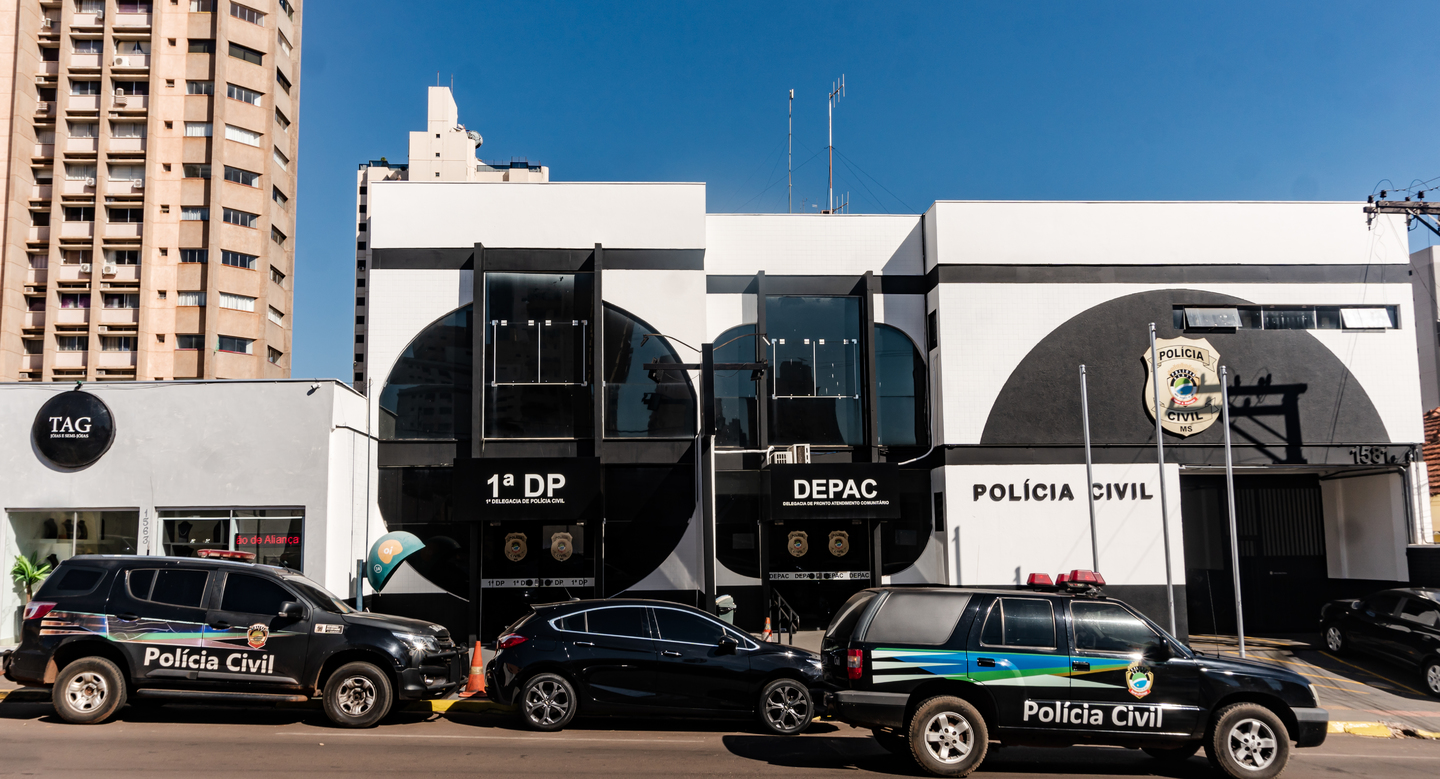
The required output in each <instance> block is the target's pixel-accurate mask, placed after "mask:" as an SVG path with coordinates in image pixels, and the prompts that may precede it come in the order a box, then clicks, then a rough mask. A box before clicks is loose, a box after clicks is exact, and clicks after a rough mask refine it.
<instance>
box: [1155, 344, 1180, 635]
mask: <svg viewBox="0 0 1440 779" xmlns="http://www.w3.org/2000/svg"><path fill="white" fill-rule="evenodd" d="M1150 378H1151V384H1153V385H1154V386H1153V387H1152V389H1153V390H1154V392H1153V395H1154V400H1155V459H1156V465H1157V466H1158V467H1159V468H1160V522H1161V523H1162V527H1163V529H1164V531H1165V600H1166V602H1167V603H1168V604H1169V606H1170V635H1172V636H1173V635H1175V578H1174V576H1173V574H1171V572H1170V501H1169V499H1168V498H1166V497H1165V436H1164V428H1162V427H1161V426H1160V419H1161V414H1162V413H1163V409H1161V408H1160V357H1159V354H1158V353H1157V352H1156V350H1155V323H1154V322H1151V323H1150Z"/></svg>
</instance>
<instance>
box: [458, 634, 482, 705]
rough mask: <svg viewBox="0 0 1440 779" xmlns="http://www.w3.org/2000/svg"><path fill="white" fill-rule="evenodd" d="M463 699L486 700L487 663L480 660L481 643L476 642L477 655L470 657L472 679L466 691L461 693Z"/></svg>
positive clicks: (469, 680)
mask: <svg viewBox="0 0 1440 779" xmlns="http://www.w3.org/2000/svg"><path fill="white" fill-rule="evenodd" d="M460 697H462V698H476V697H478V698H484V697H487V694H486V692H485V661H484V660H482V659H481V658H480V642H479V641H476V642H475V654H473V655H471V656H470V678H469V679H468V680H467V681H466V682H465V691H464V692H462V693H460Z"/></svg>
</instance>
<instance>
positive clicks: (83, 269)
mask: <svg viewBox="0 0 1440 779" xmlns="http://www.w3.org/2000/svg"><path fill="white" fill-rule="evenodd" d="M80 272H81V273H89V272H90V263H88V262H82V263H80Z"/></svg>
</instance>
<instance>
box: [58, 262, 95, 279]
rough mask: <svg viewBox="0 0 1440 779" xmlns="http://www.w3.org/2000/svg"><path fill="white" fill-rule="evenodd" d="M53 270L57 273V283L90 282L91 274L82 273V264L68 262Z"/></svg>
mask: <svg viewBox="0 0 1440 779" xmlns="http://www.w3.org/2000/svg"><path fill="white" fill-rule="evenodd" d="M52 270H54V272H55V281H57V282H62V281H88V280H89V279H90V277H91V274H90V273H81V272H80V263H76V262H67V263H62V264H60V265H56V266H55V267H54V268H53V269H52Z"/></svg>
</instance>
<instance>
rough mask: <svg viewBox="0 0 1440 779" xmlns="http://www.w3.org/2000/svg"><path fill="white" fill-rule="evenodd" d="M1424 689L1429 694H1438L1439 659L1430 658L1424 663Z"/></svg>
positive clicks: (1439, 692) (1439, 686)
mask: <svg viewBox="0 0 1440 779" xmlns="http://www.w3.org/2000/svg"><path fill="white" fill-rule="evenodd" d="M1425 689H1427V690H1429V691H1430V694H1431V695H1440V660H1431V661H1430V662H1428V663H1426V664H1425Z"/></svg>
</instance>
